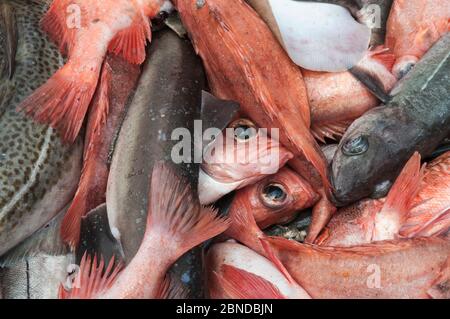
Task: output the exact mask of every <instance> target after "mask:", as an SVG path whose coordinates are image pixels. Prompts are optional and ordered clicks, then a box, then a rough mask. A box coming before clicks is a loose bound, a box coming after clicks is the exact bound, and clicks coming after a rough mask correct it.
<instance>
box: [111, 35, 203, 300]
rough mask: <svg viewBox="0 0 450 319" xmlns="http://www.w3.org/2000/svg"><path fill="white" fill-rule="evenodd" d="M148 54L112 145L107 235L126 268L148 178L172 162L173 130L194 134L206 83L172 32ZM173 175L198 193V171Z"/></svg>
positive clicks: (193, 284) (140, 227)
mask: <svg viewBox="0 0 450 319" xmlns="http://www.w3.org/2000/svg"><path fill="white" fill-rule="evenodd" d="M148 50H149V51H148V60H147V62H146V63H145V64H144V66H143V71H142V74H141V78H140V80H139V82H138V86H137V88H136V92H135V94H134V96H133V98H132V101H131V103H130V105H129V108H128V111H127V115H126V117H125V120H124V123H123V125H122V128H121V130H120V133H119V136H118V139H117V142H116V145H115V150H114V155H113V158H112V163H111V167H110V174H109V178H108V186H107V192H106V204H107V207H108V219H109V224H110V228H111V232H112V234H113V235H114V236H115V238H116V239H117V240H118V241H119V242H121V244H122V247H123V252H124V257H125V258H124V259H125V261H126V263H129V262H130V260H131V259H132V257H133V256H134V255H135V254H136V252H137V250H138V248H139V246H140V244H141V241H142V238H143V236H144V231H145V225H146V214H147V209H146V208H147V201H148V178H149V176H150V174H151V171H152V169H153V165H154V164H155V162H157V161H159V160H168V161H170V162H171V161H172V160H171V152H172V149H173V146H174V145H176V144H177V143H178V142H177V141H171V140H170V137H171V134H172V131H173V130H174V129H176V128H187V129H189V131H190V132H193V127H194V120H195V119H199V118H200V106H201V97H202V90H203V89H204V88H205V81H206V79H205V74H204V70H203V66H202V63H201V60H200V59H199V58H198V57H197V56H196V55H195V52H194V50H193V48H192V46H191V44H190V43H189V42H188V41H187V40H183V39H180V38H179V37H178V36H177V35H176V34H175V33H173V32H172V31H170V30H167V29H166V30H161V31H160V32H157V33H155V36H154V38H153V41H152V45H151V47H150V48H149V49H148ZM204 125H206V124H204ZM191 136H193V134H192V133H191ZM192 149H193V148H192ZM177 169H178V171H179V173H180V174H182V175H183V176H186V177H187V178H188V179H189V180H190V182H191V184H192V185H193V189H197V178H198V169H199V165H197V164H186V165H185V164H181V165H177ZM130 229H132V230H133V231H129V230H130ZM192 254H194V253H192ZM196 256H197V255H196ZM191 265H193V267H191V268H189V269H190V270H189V271H190V274H191V275H190V277H189V279H190V280H189V283H188V285H190V288H191V293H192V294H194V295H196V296H197V295H198V296H200V295H201V285H200V284H198V280H200V270H199V269H198V267H199V265H200V261H197V262H193V263H191ZM180 271H183V272H184V271H185V270H182V269H180ZM178 275H179V276H181V275H182V273H179V274H178Z"/></svg>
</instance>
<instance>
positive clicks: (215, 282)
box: [205, 241, 310, 299]
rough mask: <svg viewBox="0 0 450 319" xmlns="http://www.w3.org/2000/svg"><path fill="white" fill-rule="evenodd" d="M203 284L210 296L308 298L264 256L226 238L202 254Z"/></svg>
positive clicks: (224, 297) (226, 297)
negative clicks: (203, 256)
mask: <svg viewBox="0 0 450 319" xmlns="http://www.w3.org/2000/svg"><path fill="white" fill-rule="evenodd" d="M205 269H206V286H207V292H208V294H209V297H210V298H212V299H309V298H310V296H309V295H308V293H307V292H306V291H305V290H304V289H303V288H302V287H300V286H299V285H298V284H297V283H295V282H290V281H288V280H287V279H286V278H285V277H284V276H283V274H282V273H281V272H279V271H278V269H277V268H276V267H275V266H274V265H273V264H272V263H271V262H270V261H269V260H268V259H266V258H264V257H263V256H261V255H258V254H257V253H255V252H254V251H253V250H251V249H249V248H247V247H245V246H243V245H240V244H238V243H234V242H232V241H228V242H225V243H220V244H215V245H214V246H212V247H211V248H210V249H209V250H208V253H207V254H206V258H205Z"/></svg>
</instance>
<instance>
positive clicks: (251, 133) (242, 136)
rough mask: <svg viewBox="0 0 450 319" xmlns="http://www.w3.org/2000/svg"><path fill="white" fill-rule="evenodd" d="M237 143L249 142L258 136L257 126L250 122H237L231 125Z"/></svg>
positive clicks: (242, 120)
mask: <svg viewBox="0 0 450 319" xmlns="http://www.w3.org/2000/svg"><path fill="white" fill-rule="evenodd" d="M231 127H232V128H233V129H234V139H235V140H236V141H248V140H250V139H252V138H254V137H255V136H256V135H257V130H256V126H255V124H253V122H251V121H249V120H244V119H241V120H237V121H235V122H233V123H232V124H231Z"/></svg>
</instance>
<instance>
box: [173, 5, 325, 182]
mask: <svg viewBox="0 0 450 319" xmlns="http://www.w3.org/2000/svg"><path fill="white" fill-rule="evenodd" d="M175 6H176V8H177V9H178V12H179V14H180V17H181V20H182V22H183V24H184V26H185V27H186V29H187V30H188V33H189V34H190V37H191V39H192V42H193V44H194V47H195V48H196V51H197V52H198V54H199V55H200V56H201V57H202V59H203V62H204V65H205V68H206V71H207V75H208V79H209V84H210V86H211V89H212V91H213V92H214V95H216V96H218V97H219V98H222V99H226V100H233V101H236V102H238V103H239V104H240V105H241V110H242V111H243V113H244V115H246V116H248V117H250V118H251V119H252V120H254V121H255V123H256V124H257V125H258V126H259V127H261V128H267V129H271V128H278V129H279V130H280V134H279V135H280V142H281V143H282V144H283V145H284V146H286V147H287V148H288V149H289V151H291V152H292V153H293V154H294V155H295V156H303V157H306V159H307V160H308V161H310V162H311V163H312V165H313V167H314V168H315V169H316V170H317V171H318V172H319V174H320V176H321V178H322V182H323V184H324V185H325V187H329V185H330V184H329V181H328V178H327V165H326V161H325V159H324V157H323V154H322V153H321V151H320V148H319V146H318V145H317V143H316V141H315V140H314V138H313V136H312V135H311V133H310V130H309V127H310V123H311V121H310V107H309V102H308V95H307V91H306V87H305V83H304V81H303V77H302V74H301V71H300V69H299V68H298V67H297V65H295V64H294V63H293V62H292V60H291V59H290V58H289V56H288V55H287V53H286V52H285V51H284V49H283V48H282V47H281V45H280V44H279V42H278V41H277V39H276V38H275V36H274V35H273V33H272V32H271V30H270V29H269V27H268V26H267V25H266V24H265V23H264V21H263V20H262V19H261V18H260V17H259V16H258V14H257V13H256V12H255V11H254V10H253V9H252V8H251V7H250V6H249V5H248V4H246V3H245V1H243V0H208V1H204V2H198V1H196V0H177V1H175ZM249 30H251V31H249ZM268 48H269V49H268Z"/></svg>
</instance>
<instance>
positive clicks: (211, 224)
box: [144, 162, 230, 262]
mask: <svg viewBox="0 0 450 319" xmlns="http://www.w3.org/2000/svg"><path fill="white" fill-rule="evenodd" d="M229 224H230V222H229V220H228V219H226V218H223V217H220V216H218V214H217V212H216V211H214V210H213V209H211V208H207V207H201V206H200V204H199V202H198V199H197V198H195V197H194V193H193V191H192V190H191V187H190V186H189V184H188V182H187V181H186V180H185V179H183V178H181V177H180V176H179V174H177V172H175V171H174V169H173V168H171V167H170V166H169V164H167V163H164V162H158V163H156V164H155V166H154V168H153V174H152V180H151V188H150V193H149V206H148V217H147V229H146V233H145V238H144V241H146V240H153V239H154V238H155V236H156V238H160V239H161V241H164V242H167V243H171V244H170V245H168V247H167V249H166V250H165V252H164V253H165V254H166V257H167V259H168V261H170V262H175V261H176V260H177V259H178V258H179V257H181V256H182V255H184V254H185V253H186V252H188V251H189V250H191V249H192V248H194V247H195V246H197V245H199V244H201V243H202V242H204V241H206V240H208V239H210V238H212V237H215V236H217V235H219V234H221V233H223V232H224V231H225V230H226V229H227V228H228V226H229Z"/></svg>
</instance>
